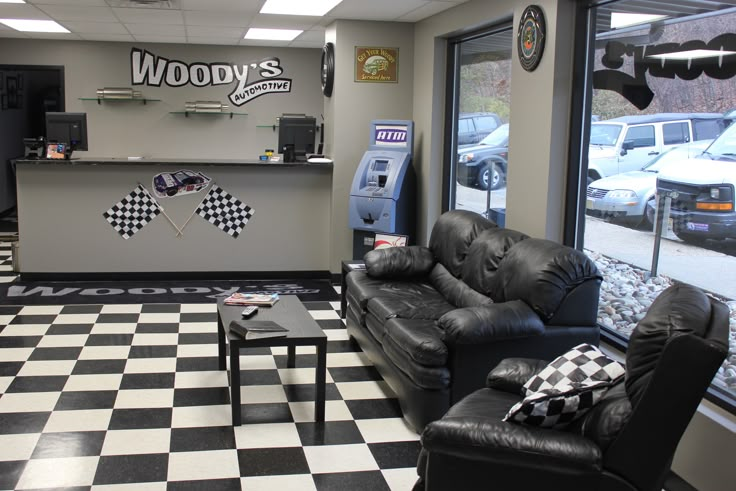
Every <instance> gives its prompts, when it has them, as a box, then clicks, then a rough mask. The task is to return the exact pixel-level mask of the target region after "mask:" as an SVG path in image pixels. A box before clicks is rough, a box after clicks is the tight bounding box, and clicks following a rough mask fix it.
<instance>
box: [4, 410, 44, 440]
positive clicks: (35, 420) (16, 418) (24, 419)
mask: <svg viewBox="0 0 736 491" xmlns="http://www.w3.org/2000/svg"><path fill="white" fill-rule="evenodd" d="M50 416H51V411H41V412H35V413H0V434H2V435H13V434H17V433H41V431H43V427H44V426H46V422H47V421H48V420H49V417H50Z"/></svg>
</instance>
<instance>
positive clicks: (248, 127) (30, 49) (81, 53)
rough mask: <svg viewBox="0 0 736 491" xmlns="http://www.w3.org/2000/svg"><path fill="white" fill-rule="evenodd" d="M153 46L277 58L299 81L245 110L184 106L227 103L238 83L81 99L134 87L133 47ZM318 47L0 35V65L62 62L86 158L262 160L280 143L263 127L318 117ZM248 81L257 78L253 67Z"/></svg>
mask: <svg viewBox="0 0 736 491" xmlns="http://www.w3.org/2000/svg"><path fill="white" fill-rule="evenodd" d="M132 47H136V48H140V49H147V50H149V51H151V52H152V53H153V54H155V55H158V56H163V57H165V58H168V59H170V60H180V61H183V62H185V63H193V62H204V63H209V62H223V63H234V64H238V65H240V64H248V63H252V62H258V61H260V60H262V59H264V58H268V57H273V56H275V57H278V58H279V59H280V60H281V66H282V67H284V68H285V72H284V74H283V77H285V78H291V79H293V86H292V91H291V93H288V94H286V93H285V94H272V95H264V96H262V97H259V98H257V99H254V100H252V101H250V102H248V103H246V104H245V105H243V106H241V107H239V108H237V107H232V110H233V111H236V112H244V113H248V115H247V116H235V117H234V118H233V119H229V118H228V117H225V116H190V117H189V118H185V117H184V116H183V115H175V114H169V113H170V112H172V111H182V110H183V109H184V103H185V102H186V101H195V100H205V101H221V102H227V96H228V94H229V93H230V92H231V90H232V89H233V88H234V86H233V85H220V86H215V87H213V86H207V87H201V88H199V87H195V86H193V85H190V84H189V85H185V86H183V87H178V88H173V87H167V86H165V85H162V86H161V87H148V86H145V85H144V86H137V90H140V91H141V92H142V93H143V95H144V96H145V97H149V98H154V99H161V102H150V103H148V104H146V105H144V104H142V103H140V102H132V103H131V102H128V103H126V102H114V101H113V102H103V103H102V104H100V105H98V104H97V102H95V101H81V100H79V98H86V97H95V94H96V90H97V89H98V88H103V87H132V83H131V74H130V50H131V48H132ZM319 62H320V51H319V50H317V49H293V48H292V49H286V48H268V47H250V46H248V47H245V46H244V47H237V46H200V45H173V44H143V43H141V44H137V43H136V44H130V43H104V42H76V41H65V42H59V41H46V40H21V39H10V38H0V64H22V65H63V66H64V67H65V78H66V111H69V112H86V113H87V124H88V134H89V152H79V153H77V154H75V155H77V156H80V157H84V156H90V157H127V156H146V157H172V158H173V157H179V158H187V157H190V158H203V159H206V158H246V159H247V158H257V157H258V155H259V154H261V153H263V150H264V149H266V148H275V147H276V143H277V133H275V132H273V131H272V130H271V129H270V128H257V126H258V125H272V124H275V123H276V118H277V117H278V116H280V115H281V114H282V113H306V114H309V115H312V116H315V117H317V119H318V121H319V120H320V117H321V114H322V111H323V98H322V95H321V88H320V72H319ZM251 72H252V73H251V75H250V78H249V80H255V79H257V78H258V77H257V76H256V75H255V73H253V71H251Z"/></svg>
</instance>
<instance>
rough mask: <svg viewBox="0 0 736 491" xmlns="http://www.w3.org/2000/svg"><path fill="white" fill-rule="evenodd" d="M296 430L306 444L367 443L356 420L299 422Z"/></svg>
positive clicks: (303, 443)
mask: <svg viewBox="0 0 736 491" xmlns="http://www.w3.org/2000/svg"><path fill="white" fill-rule="evenodd" d="M296 430H297V431H298V432H299V439H300V440H301V442H302V445H304V446H313V445H349V444H353V443H365V440H364V439H363V435H361V433H360V430H359V429H358V426H357V425H356V424H355V421H326V422H324V423H297V424H296Z"/></svg>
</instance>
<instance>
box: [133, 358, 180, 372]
mask: <svg viewBox="0 0 736 491" xmlns="http://www.w3.org/2000/svg"><path fill="white" fill-rule="evenodd" d="M174 372H176V358H173V357H172V358H129V359H128V361H127V362H126V363H125V373H174Z"/></svg>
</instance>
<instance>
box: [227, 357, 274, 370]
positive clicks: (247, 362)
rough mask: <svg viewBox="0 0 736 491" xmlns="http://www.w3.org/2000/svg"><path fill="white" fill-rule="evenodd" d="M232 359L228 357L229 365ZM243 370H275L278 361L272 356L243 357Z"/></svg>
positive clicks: (241, 358) (241, 365) (241, 367)
mask: <svg viewBox="0 0 736 491" xmlns="http://www.w3.org/2000/svg"><path fill="white" fill-rule="evenodd" d="M229 362H230V357H229V356H228V363H229ZM240 369H241V370H275V369H276V360H274V359H273V356H271V355H241V356H240Z"/></svg>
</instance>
